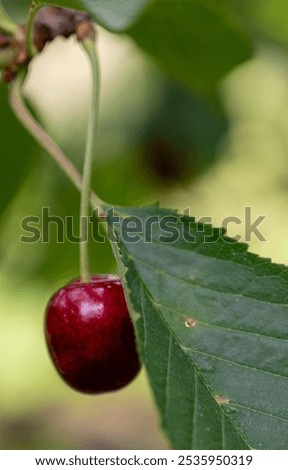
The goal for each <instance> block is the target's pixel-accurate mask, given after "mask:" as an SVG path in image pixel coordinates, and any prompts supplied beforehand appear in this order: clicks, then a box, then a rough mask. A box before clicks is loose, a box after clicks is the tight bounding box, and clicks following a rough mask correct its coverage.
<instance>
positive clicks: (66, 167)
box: [10, 71, 103, 209]
mask: <svg viewBox="0 0 288 470" xmlns="http://www.w3.org/2000/svg"><path fill="white" fill-rule="evenodd" d="M25 78H26V71H22V72H21V73H20V74H19V75H18V76H17V78H16V79H15V80H14V82H13V83H12V85H11V89H10V105H11V108H12V109H13V111H14V113H15V115H16V116H17V117H18V119H19V121H20V122H21V123H22V125H23V126H24V127H25V128H26V129H27V130H28V132H29V133H30V134H31V135H33V137H34V138H35V139H36V140H37V142H38V143H39V144H40V145H41V146H42V148H43V149H44V150H46V151H47V152H48V153H49V154H50V155H51V156H52V158H53V159H54V160H55V162H56V163H57V164H58V165H59V167H60V168H61V169H62V170H63V171H64V172H65V173H66V175H67V176H68V178H69V179H70V180H71V181H72V183H73V184H74V185H75V186H76V188H77V189H79V191H81V189H82V176H81V174H80V173H79V172H78V170H77V169H76V168H75V166H74V165H73V163H72V162H71V161H70V160H69V158H68V157H67V156H66V155H65V153H64V152H63V151H62V150H61V148H60V147H59V146H58V145H57V144H56V143H55V142H54V140H53V139H52V138H51V137H50V136H49V135H48V134H47V132H46V131H45V130H44V129H43V128H42V127H41V126H40V124H39V123H38V122H37V121H36V120H35V118H34V117H33V115H32V114H31V113H30V111H29V109H28V108H27V106H26V103H25V101H24V98H23V94H22V87H23V84H24V81H25ZM90 202H91V205H92V207H93V209H96V208H97V207H99V208H102V205H103V202H102V201H101V199H100V198H98V196H97V195H96V194H95V193H94V192H93V191H91V192H90Z"/></svg>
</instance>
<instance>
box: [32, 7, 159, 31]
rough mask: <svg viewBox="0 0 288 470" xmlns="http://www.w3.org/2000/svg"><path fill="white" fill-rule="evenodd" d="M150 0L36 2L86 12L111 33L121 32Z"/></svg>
mask: <svg viewBox="0 0 288 470" xmlns="http://www.w3.org/2000/svg"><path fill="white" fill-rule="evenodd" d="M149 1H150V0H50V1H47V0H36V3H38V4H39V5H43V6H44V5H55V6H61V7H65V8H75V9H77V10H85V11H87V12H88V13H89V14H90V15H91V16H92V17H93V18H94V19H95V20H96V21H97V22H98V23H99V24H101V25H102V26H104V27H105V28H107V29H109V30H111V31H122V30H124V29H126V28H127V27H128V26H130V25H131V23H133V21H134V20H135V19H136V18H137V16H139V15H140V13H141V12H142V10H143V8H144V7H145V6H146V5H147V4H148V3H149Z"/></svg>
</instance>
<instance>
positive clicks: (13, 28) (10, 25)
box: [0, 0, 18, 36]
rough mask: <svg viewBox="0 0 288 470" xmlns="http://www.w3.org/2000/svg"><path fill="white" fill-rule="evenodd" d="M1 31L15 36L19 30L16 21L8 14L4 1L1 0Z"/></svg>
mask: <svg viewBox="0 0 288 470" xmlns="http://www.w3.org/2000/svg"><path fill="white" fill-rule="evenodd" d="M0 31H1V32H2V33H6V34H10V35H12V36H15V35H16V34H17V31H18V26H17V24H16V23H14V21H13V20H12V19H11V18H10V17H9V16H8V15H7V13H6V11H5V10H4V7H3V4H2V1H1V0H0Z"/></svg>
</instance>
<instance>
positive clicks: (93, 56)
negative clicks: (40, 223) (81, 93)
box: [80, 39, 100, 283]
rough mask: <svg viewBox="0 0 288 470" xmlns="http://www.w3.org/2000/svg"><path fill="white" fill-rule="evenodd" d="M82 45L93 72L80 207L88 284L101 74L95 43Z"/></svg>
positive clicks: (84, 278) (82, 255) (84, 275)
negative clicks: (90, 215)
mask: <svg viewBox="0 0 288 470" xmlns="http://www.w3.org/2000/svg"><path fill="white" fill-rule="evenodd" d="M81 44H82V46H83V48H84V50H85V52H86V53H87V55H88V58H89V61H90V66H91V71H92V98H91V104H90V111H89V117H88V127H87V137H86V150H85V157H84V167H83V181H82V190H81V206H80V230H81V232H80V233H81V243H80V273H81V279H82V281H83V282H86V283H87V282H89V281H90V280H91V273H90V267H89V236H88V217H89V199H90V193H91V180H92V170H93V157H94V144H95V136H96V131H97V124H98V116H99V102H100V73H99V63H98V56H97V53H96V49H95V42H94V41H93V40H92V39H85V40H83V41H82V42H81Z"/></svg>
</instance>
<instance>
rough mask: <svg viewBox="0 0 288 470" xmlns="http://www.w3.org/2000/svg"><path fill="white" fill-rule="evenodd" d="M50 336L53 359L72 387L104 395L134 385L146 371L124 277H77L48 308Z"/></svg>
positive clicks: (47, 328)
mask: <svg viewBox="0 0 288 470" xmlns="http://www.w3.org/2000/svg"><path fill="white" fill-rule="evenodd" d="M45 336H46V341H47V345H48V350H49V352H50V356H51V358H52V361H53V363H54V365H55V367H56V369H57V371H58V372H59V374H60V375H61V377H62V378H63V379H64V381H65V382H66V383H67V384H68V385H70V386H71V387H72V388H74V389H76V390H77V391H80V392H83V393H104V392H110V391H113V390H117V389H119V388H121V387H124V386H125V385H128V384H129V383H130V382H131V381H132V380H133V379H134V377H135V376H136V375H137V373H138V372H139V370H140V364H139V359H138V354H137V351H136V345H135V336H134V330H133V326H132V322H131V319H130V316H129V312H128V309H127V305H126V301H125V297H124V293H123V287H122V284H121V281H120V279H119V278H118V277H116V276H112V275H97V276H93V277H92V279H91V281H90V282H89V283H82V282H81V280H79V279H76V280H75V281H73V282H71V283H70V284H68V285H67V286H65V287H63V288H62V289H60V290H59V291H58V292H57V293H56V294H55V295H54V296H53V297H52V298H51V300H50V302H49V304H48V306H47V309H46V319H45Z"/></svg>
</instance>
